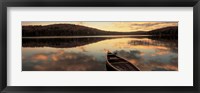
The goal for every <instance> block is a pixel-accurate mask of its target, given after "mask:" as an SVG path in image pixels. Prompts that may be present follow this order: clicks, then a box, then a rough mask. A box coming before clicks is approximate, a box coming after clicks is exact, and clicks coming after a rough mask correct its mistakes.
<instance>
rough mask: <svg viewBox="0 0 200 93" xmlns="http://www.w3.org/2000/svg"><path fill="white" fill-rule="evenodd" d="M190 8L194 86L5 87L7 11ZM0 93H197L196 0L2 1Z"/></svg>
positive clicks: (199, 7) (199, 17) (199, 1)
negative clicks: (25, 9)
mask: <svg viewBox="0 0 200 93" xmlns="http://www.w3.org/2000/svg"><path fill="white" fill-rule="evenodd" d="M68 6H70V7H88V6H90V7H193V22H194V31H193V32H194V34H193V36H194V37H193V39H194V42H193V43H194V47H193V49H194V52H193V53H194V62H193V63H194V65H193V67H194V70H193V73H194V74H193V75H194V76H193V77H194V79H193V80H194V86H190V87H189V86H155V87H154V86H142V87H140V86H133V87H130V86H129V87H126V86H87V87H86V86H85V87H84V86H77V87H73V86H68V87H59V86H51V87H48V86H42V87H39V86H37V87H31V86H7V7H68ZM0 20H1V21H0V35H1V36H0V55H1V56H0V87H1V88H0V91H1V92H2V93H35V92H38V93H40V92H42V93H44V92H45V93H49V92H53V93H54V92H55V93H58V92H61V93H62V92H63V93H64V92H68V93H86V92H87V93H93V92H97V93H98V92H99V93H100V92H102V93H110V92H111V93H112V92H116V93H168V92H170V93H199V92H200V91H199V89H200V86H199V83H200V78H199V75H200V74H199V68H200V64H199V52H200V50H199V48H198V47H199V44H200V43H199V39H200V38H199V36H200V33H199V30H200V0H99V1H97V0H2V1H1V2H0Z"/></svg>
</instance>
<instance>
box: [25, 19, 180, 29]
mask: <svg viewBox="0 0 200 93" xmlns="http://www.w3.org/2000/svg"><path fill="white" fill-rule="evenodd" d="M50 24H76V25H82V26H87V27H92V28H97V29H101V30H105V31H118V32H132V31H150V30H154V29H158V28H163V27H168V26H178V22H175V21H167V22H164V21H163V22H123V21H122V22H117V21H115V22H104V21H96V22H92V21H91V22H87V21H83V22H78V21H76V22H64V21H63V22H50V21H43V22H42V21H24V22H22V25H23V26H25V25H50Z"/></svg>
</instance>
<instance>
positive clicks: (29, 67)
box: [22, 50, 105, 71]
mask: <svg viewBox="0 0 200 93" xmlns="http://www.w3.org/2000/svg"><path fill="white" fill-rule="evenodd" d="M104 64H105V63H103V62H99V61H98V60H96V58H95V57H94V56H88V55H85V54H83V53H73V52H64V51H63V50H59V51H57V52H51V53H46V54H45V53H43V54H35V55H32V56H29V57H26V58H24V59H23V63H22V66H23V67H22V68H23V71H34V70H36V71H90V70H91V71H99V70H105V66H104Z"/></svg>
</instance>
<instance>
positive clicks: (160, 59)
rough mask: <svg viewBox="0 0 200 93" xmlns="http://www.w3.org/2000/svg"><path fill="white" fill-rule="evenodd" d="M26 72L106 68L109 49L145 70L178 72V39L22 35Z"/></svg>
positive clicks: (24, 69) (24, 68) (102, 69)
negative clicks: (25, 36) (39, 36)
mask: <svg viewBox="0 0 200 93" xmlns="http://www.w3.org/2000/svg"><path fill="white" fill-rule="evenodd" d="M22 46H23V48H22V70H23V71H105V70H106V51H107V50H109V51H111V52H117V53H118V56H121V57H123V58H125V59H127V60H129V61H130V62H131V63H132V64H134V65H136V66H137V67H138V68H140V69H141V70H142V71H177V70H178V40H176V39H169V38H168V39H155V38H149V37H145V36H142V37H137V36H133V37H131V36H121V37H120V36H118V37H117V36H116V37H109V36H105V37H104V36H101V37H94V36H93V37H88V36H87V37H84V38H83V37H72V38H70V37H68V38H63V37H62V38H59V37H57V38H23V44H22Z"/></svg>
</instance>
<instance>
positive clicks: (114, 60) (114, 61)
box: [106, 52, 140, 71]
mask: <svg viewBox="0 0 200 93" xmlns="http://www.w3.org/2000/svg"><path fill="white" fill-rule="evenodd" d="M106 68H107V70H108V71H140V70H139V68H137V67H136V66H135V65H133V64H131V63H130V62H128V61H127V60H125V59H123V58H121V57H119V56H117V55H116V54H113V53H111V52H108V53H107V62H106Z"/></svg>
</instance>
